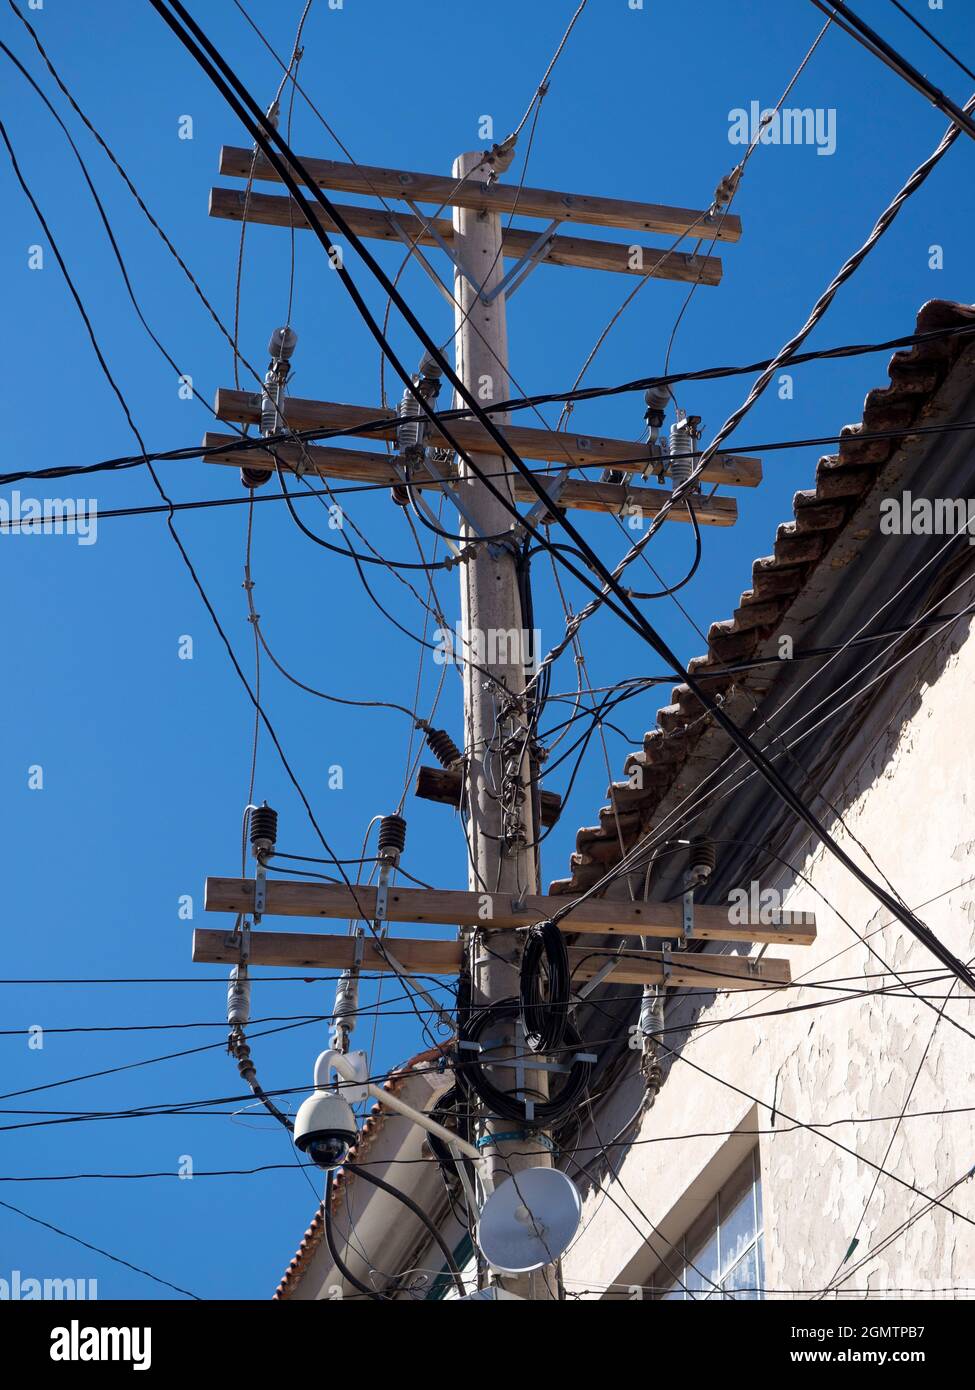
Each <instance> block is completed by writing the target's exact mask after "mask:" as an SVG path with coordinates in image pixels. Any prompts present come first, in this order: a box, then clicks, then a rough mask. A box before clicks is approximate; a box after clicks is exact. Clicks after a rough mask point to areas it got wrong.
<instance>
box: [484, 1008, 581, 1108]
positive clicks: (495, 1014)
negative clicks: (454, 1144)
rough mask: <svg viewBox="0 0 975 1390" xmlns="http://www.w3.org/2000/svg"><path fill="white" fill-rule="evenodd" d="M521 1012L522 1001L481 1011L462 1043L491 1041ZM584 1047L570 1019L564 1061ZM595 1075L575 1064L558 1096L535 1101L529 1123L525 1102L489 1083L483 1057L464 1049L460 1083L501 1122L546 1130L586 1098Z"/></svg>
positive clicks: (565, 1029)
mask: <svg viewBox="0 0 975 1390" xmlns="http://www.w3.org/2000/svg"><path fill="white" fill-rule="evenodd" d="M520 1009H521V1000H520V999H502V1000H501V1001H500V1002H499V1003H497V1004H492V1005H491V1007H490V1008H486V1009H479V1010H477V1011H476V1012H474V1013H473V1014H472V1015H471V1016H470V1017H469V1018H468V1019H467V1021H466V1023H465V1024H464V1027H463V1029H462V1031H461V1041H462V1042H475V1043H479V1042H480V1041H481V1039H482V1038H483V1037H490V1036H491V1033H492V1031H496V1030H497V1029H498V1028H499V1027H502V1026H503V1025H504V1024H505V1023H506V1022H510V1021H511V1020H512V1019H516V1018H517V1017H518V1015H519V1012H520ZM582 1045H583V1044H582V1039H581V1037H580V1036H579V1034H578V1032H577V1031H576V1029H575V1028H574V1026H573V1025H572V1024H571V1023H570V1022H569V1021H568V1019H567V1020H566V1022H565V1027H564V1033H563V1044H562V1047H563V1049H564V1051H563V1054H562V1055H563V1057H564V1056H572V1054H573V1053H575V1052H578V1051H581V1049H582ZM560 1060H561V1058H560ZM525 1066H526V1069H527V1070H531V1059H530V1058H525ZM591 1074H592V1063H591V1062H583V1061H575V1060H574V1061H573V1062H572V1065H571V1067H570V1068H569V1071H568V1073H567V1074H565V1075H564V1076H562V1077H561V1079H560V1084H559V1086H558V1089H557V1090H556V1091H555V1093H554V1095H550V1096H549V1097H548V1098H547V1099H544V1098H542V1097H539V1098H538V1099H537V1100H536V1101H535V1105H534V1114H533V1115H532V1117H531V1118H530V1119H529V1118H528V1116H527V1115H526V1114H525V1103H524V1101H520V1100H518V1099H517V1097H516V1096H515V1095H514V1094H513V1093H512V1092H508V1091H502V1090H501V1089H500V1087H498V1086H496V1085H495V1084H494V1082H493V1081H491V1080H489V1079H488V1076H487V1071H486V1064H485V1063H484V1062H482V1060H481V1055H480V1054H478V1053H476V1052H472V1051H470V1050H468V1049H466V1048H464V1049H461V1051H460V1052H459V1054H458V1060H457V1075H458V1079H460V1080H463V1081H464V1082H466V1083H467V1085H468V1086H470V1088H471V1089H472V1090H473V1091H475V1092H476V1093H477V1095H478V1096H479V1098H480V1099H481V1101H482V1102H483V1103H484V1104H485V1105H486V1106H487V1108H488V1110H489V1111H490V1112H491V1114H492V1115H494V1116H496V1117H498V1118H500V1119H505V1120H514V1121H516V1122H517V1123H518V1124H519V1125H520V1126H521V1127H522V1128H523V1129H545V1128H547V1127H548V1126H550V1125H552V1124H557V1123H558V1122H559V1121H560V1120H562V1119H564V1118H565V1117H566V1116H567V1115H568V1114H569V1113H570V1111H572V1110H573V1109H574V1108H575V1106H576V1104H577V1103H578V1101H579V1100H580V1098H581V1097H582V1095H583V1093H584V1092H585V1090H586V1087H587V1086H588V1085H589V1078H590V1075H591Z"/></svg>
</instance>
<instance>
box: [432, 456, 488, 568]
mask: <svg viewBox="0 0 975 1390" xmlns="http://www.w3.org/2000/svg"><path fill="white" fill-rule="evenodd" d="M423 466H424V468H425V469H426V470H427V472H428V473H429V474H430V476H431V478H435V479H436V480H437V482H438V483H439V484H440V486H441V488H442V489H443V492H444V495H445V496H446V497H447V499H448V500H449V501H450V502H452V503H453V504H454V506H455V507H456V508H457V510H458V512H460V514H461V516H462V517H463V518H464V520H465V521H466V522H467V524H468V526H469V527H470V528H471V530H472V531H473V532H474V535H475V536H476V537H477V539H478V540H479V541H483V540H484V532H483V531H482V530H481V528H480V526H478V524H477V522H476V521H475V519H474V517H473V515H472V514H471V512H470V511H469V510H468V508H467V506H466V504H465V503H464V502H463V501H462V500H461V498H460V496H459V494H458V492H457V489H456V488H453V487H451V486H450V479H449V478H448V477H446V476H445V474H443V473H441V472H440V469H439V468H438V467H437V464H436V462H435V461H434V459H433V458H432V457H431V451H430V450H429V449H428V450H427V451H426V453H425V454H424V456H423ZM502 548H503V547H501V546H499V545H496V544H494V543H491V544H489V545H488V551H489V552H490V554H491V555H492V556H496V555H499V554H500V553H501V550H502Z"/></svg>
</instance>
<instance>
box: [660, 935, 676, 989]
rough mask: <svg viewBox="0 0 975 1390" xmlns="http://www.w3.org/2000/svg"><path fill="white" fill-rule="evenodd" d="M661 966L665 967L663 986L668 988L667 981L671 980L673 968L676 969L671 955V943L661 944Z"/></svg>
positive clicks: (664, 942)
mask: <svg viewBox="0 0 975 1390" xmlns="http://www.w3.org/2000/svg"><path fill="white" fill-rule="evenodd" d="M660 964H661V965H662V966H663V972H664V977H663V979H662V980H661V984H662V985H664V986H666V984H667V981H668V980H669V979H670V975H671V971H672V970H673V968H674V962H673V960H672V959H671V955H670V942H669V941H663V942H661V944H660Z"/></svg>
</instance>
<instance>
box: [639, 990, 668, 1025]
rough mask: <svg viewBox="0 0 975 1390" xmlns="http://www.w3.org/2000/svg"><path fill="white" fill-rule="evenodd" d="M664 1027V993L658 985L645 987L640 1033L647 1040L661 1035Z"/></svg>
mask: <svg viewBox="0 0 975 1390" xmlns="http://www.w3.org/2000/svg"><path fill="white" fill-rule="evenodd" d="M663 1026H664V999H663V991H662V990H660V989H658V988H657V987H656V985H644V986H643V995H642V998H641V1000H640V1033H641V1035H642V1036H643V1037H644V1038H646V1037H649V1035H650V1034H651V1033H659V1032H660V1031H661V1029H662V1028H663Z"/></svg>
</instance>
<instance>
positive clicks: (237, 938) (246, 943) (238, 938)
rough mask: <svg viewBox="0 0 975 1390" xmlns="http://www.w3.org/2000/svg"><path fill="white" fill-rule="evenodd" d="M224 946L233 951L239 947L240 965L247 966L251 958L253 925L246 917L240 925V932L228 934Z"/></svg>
mask: <svg viewBox="0 0 975 1390" xmlns="http://www.w3.org/2000/svg"><path fill="white" fill-rule="evenodd" d="M223 944H224V945H225V946H226V947H228V948H229V949H231V950H232V949H233V947H234V946H238V945H239V947H240V955H239V957H238V960H239V963H240V964H241V965H247V963H248V962H249V960H250V958H251V924H250V922H248V920H247V918H246V917H245V918H244V920H243V921H242V922H241V924H240V931H232V932H228V933H227V935H226V936H225V937H224V939H223Z"/></svg>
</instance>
